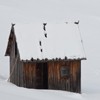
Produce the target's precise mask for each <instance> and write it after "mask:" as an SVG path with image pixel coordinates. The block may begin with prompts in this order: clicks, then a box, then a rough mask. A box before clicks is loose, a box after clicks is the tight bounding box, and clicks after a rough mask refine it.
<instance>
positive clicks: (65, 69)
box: [61, 66, 69, 77]
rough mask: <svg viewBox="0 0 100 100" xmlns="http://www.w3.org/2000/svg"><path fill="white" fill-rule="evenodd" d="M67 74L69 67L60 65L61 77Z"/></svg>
mask: <svg viewBox="0 0 100 100" xmlns="http://www.w3.org/2000/svg"><path fill="white" fill-rule="evenodd" d="M66 76H69V67H67V66H63V67H61V77H66Z"/></svg>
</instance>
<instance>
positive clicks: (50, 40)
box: [15, 23, 85, 59]
mask: <svg viewBox="0 0 100 100" xmlns="http://www.w3.org/2000/svg"><path fill="white" fill-rule="evenodd" d="M45 33H47V38H46V37H45V36H44V34H45ZM15 34H16V37H17V42H18V48H19V52H20V56H21V59H31V58H32V57H33V58H34V59H37V58H39V59H45V58H48V59H53V58H62V59H63V58H65V56H67V57H68V58H70V59H77V58H84V57H85V56H84V52H83V49H82V44H81V39H80V33H79V30H78V26H77V24H74V23H68V24H66V23H47V25H46V31H44V30H43V23H40V24H38V23H37V24H36V23H35V24H17V25H16V26H15ZM39 41H41V44H42V45H41V46H40V45H39ZM41 49H42V50H43V52H41Z"/></svg>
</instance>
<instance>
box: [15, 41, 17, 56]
mask: <svg viewBox="0 0 100 100" xmlns="http://www.w3.org/2000/svg"><path fill="white" fill-rule="evenodd" d="M15 56H17V43H16V42H15Z"/></svg>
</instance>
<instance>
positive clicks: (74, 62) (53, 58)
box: [5, 23, 86, 93]
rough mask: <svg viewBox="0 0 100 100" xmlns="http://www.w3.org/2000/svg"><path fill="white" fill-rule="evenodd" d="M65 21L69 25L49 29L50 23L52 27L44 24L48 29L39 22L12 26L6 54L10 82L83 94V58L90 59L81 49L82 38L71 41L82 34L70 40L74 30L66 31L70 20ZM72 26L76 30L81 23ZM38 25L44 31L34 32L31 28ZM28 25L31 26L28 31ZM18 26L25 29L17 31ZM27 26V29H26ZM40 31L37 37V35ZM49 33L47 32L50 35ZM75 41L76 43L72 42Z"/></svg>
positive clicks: (29, 86) (22, 85)
mask: <svg viewBox="0 0 100 100" xmlns="http://www.w3.org/2000/svg"><path fill="white" fill-rule="evenodd" d="M64 24H65V26H62V24H61V25H60V26H59V25H58V26H57V25H55V26H53V25H51V26H50V28H48V27H49V25H48V27H46V25H45V26H43V27H45V28H43V27H38V25H31V26H32V27H33V26H34V27H33V28H32V27H28V26H27V25H26V26H21V27H20V25H19V27H20V28H18V27H17V26H18V25H16V27H14V24H13V25H12V27H11V31H10V36H9V39H8V45H7V49H6V53H5V56H9V57H10V77H9V80H10V82H12V83H14V84H16V85H17V86H20V87H26V88H35V89H54V90H65V91H71V92H77V93H81V60H84V59H86V58H85V57H84V54H82V52H80V51H81V50H82V47H79V45H80V44H81V40H78V42H75V41H70V42H68V40H70V39H72V40H73V39H74V38H78V37H76V36H77V35H78V34H77V35H76V33H75V35H74V36H75V37H74V36H73V35H70V36H71V37H72V38H70V39H69V37H67V34H70V33H66V31H65V30H66V29H67V27H66V23H64ZM40 26H42V24H41V25H40ZM72 26H75V28H74V29H77V25H72ZM35 27H37V30H39V29H38V28H43V29H40V30H41V32H39V31H38V32H37V33H36V31H35V32H32V34H30V33H31V31H30V29H32V30H35V29H36V28H35ZM61 27H62V28H64V29H65V30H64V29H62V28H61ZM28 28H30V29H29V30H28ZM71 28H72V27H71ZM18 29H19V30H20V29H21V30H22V31H16V30H18ZM25 29H27V30H26V31H23V30H25ZM44 29H45V30H44ZM72 29H73V28H72ZM68 30H69V27H68ZM71 31H72V30H71ZM77 31H78V29H77ZM21 32H22V33H21ZM24 32H27V33H24ZM52 32H53V33H52ZM59 32H62V33H59ZM74 32H76V31H72V33H73V34H74ZM15 33H16V35H15ZM38 33H39V34H41V35H39V34H38ZM56 33H58V34H57V36H56V35H55V34H56ZM63 33H64V34H63ZM22 34H23V35H22ZM36 34H37V36H35V35H36ZM45 34H47V35H46V37H45ZM25 35H26V36H25ZM38 36H41V39H40V38H39V39H37V40H35V39H36V38H37V37H38ZM52 36H53V37H52ZM65 36H66V39H65ZM50 37H51V38H50ZM64 39H65V40H64ZM78 39H79V38H78ZM31 40H33V42H32V41H31ZM63 40H64V41H63ZM29 41H30V42H29ZM79 42H80V43H79ZM60 43H61V44H60ZM62 43H63V44H62ZM72 43H74V44H73V45H71V44H72ZM75 43H76V44H75ZM77 43H79V45H77ZM68 44H69V45H68ZM36 46H37V47H38V48H37V47H36ZM62 46H63V47H64V48H63V47H62ZM77 47H78V49H77ZM31 48H32V50H31ZM36 48H37V49H36ZM60 48H61V49H60ZM35 49H36V50H35ZM68 49H69V50H68ZM72 51H74V52H76V54H75V55H74V53H72ZM66 52H67V53H66ZM31 53H32V54H31ZM29 54H30V55H31V56H30V55H29ZM26 55H28V56H26ZM77 55H78V56H77ZM25 57H26V58H25ZM28 57H29V58H30V59H29V58H28Z"/></svg>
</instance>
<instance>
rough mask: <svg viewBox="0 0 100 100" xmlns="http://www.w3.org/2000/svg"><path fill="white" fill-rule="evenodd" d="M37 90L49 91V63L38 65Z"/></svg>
mask: <svg viewBox="0 0 100 100" xmlns="http://www.w3.org/2000/svg"><path fill="white" fill-rule="evenodd" d="M36 88H37V89H48V66H47V63H43V62H39V63H37V65H36Z"/></svg>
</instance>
